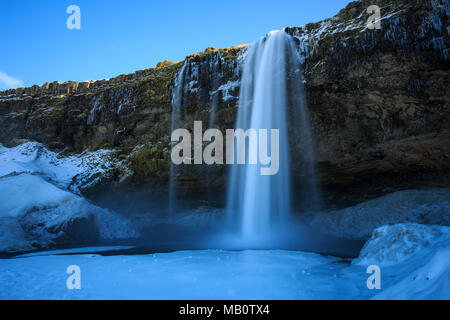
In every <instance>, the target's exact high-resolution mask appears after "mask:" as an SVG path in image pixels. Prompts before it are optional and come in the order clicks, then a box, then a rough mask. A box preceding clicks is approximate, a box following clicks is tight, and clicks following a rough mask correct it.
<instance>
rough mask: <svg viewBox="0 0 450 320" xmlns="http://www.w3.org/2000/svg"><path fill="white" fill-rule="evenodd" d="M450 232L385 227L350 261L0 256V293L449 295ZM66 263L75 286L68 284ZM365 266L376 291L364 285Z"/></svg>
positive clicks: (219, 255)
mask: <svg viewBox="0 0 450 320" xmlns="http://www.w3.org/2000/svg"><path fill="white" fill-rule="evenodd" d="M449 239H450V228H448V227H433V226H422V225H416V224H405V225H396V226H391V227H383V228H381V229H379V230H377V231H375V232H374V235H373V237H372V239H371V240H370V241H369V242H368V243H367V245H366V247H365V248H364V250H363V251H362V253H361V257H360V258H359V259H355V260H354V261H353V262H350V261H344V260H341V259H339V258H334V257H327V256H321V255H318V254H313V253H304V252H294V251H275V250H271V251H233V252H231V251H217V250H214V251H181V252H174V253H165V254H152V255H132V256H109V257H103V256H100V255H97V254H83V255H82V254H80V255H66V256H61V255H48V256H31V257H24V258H16V259H9V260H0V299H194V300H196V299H225V300H227V299H238V300H240V299H275V300H276V299H449V298H450V281H449V280H450V242H449ZM69 253H70V252H69ZM58 254H61V252H58ZM72 265H75V266H79V267H80V270H81V289H80V290H69V289H67V287H66V281H67V278H68V277H69V276H70V275H68V274H66V270H67V268H68V267H69V266H72ZM370 265H377V266H379V267H380V269H381V286H382V287H381V290H369V289H368V287H367V279H368V278H369V276H370V274H367V267H368V266H370Z"/></svg>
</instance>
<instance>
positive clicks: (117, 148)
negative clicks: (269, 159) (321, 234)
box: [0, 0, 450, 212]
mask: <svg viewBox="0 0 450 320" xmlns="http://www.w3.org/2000/svg"><path fill="white" fill-rule="evenodd" d="M374 4H375V5H378V6H379V7H380V8H381V18H382V21H381V29H380V30H376V29H375V30H370V29H368V28H367V20H368V18H369V16H370V14H368V13H367V11H366V10H367V8H368V7H369V6H370V5H374ZM449 17H450V5H449V3H448V2H447V1H445V0H429V1H422V0H421V1H415V0H398V1H384V0H381V1H365V0H362V1H356V2H352V3H350V4H349V5H348V6H347V7H346V8H345V9H343V10H342V11H341V12H339V13H338V14H337V15H336V16H335V17H333V18H331V19H328V20H324V21H322V22H318V23H313V24H308V25H306V26H303V27H289V28H286V32H288V33H289V34H291V35H292V36H293V37H294V38H295V39H296V42H297V44H298V46H299V54H301V56H302V59H303V61H304V77H305V89H306V95H307V100H308V106H309V110H310V113H311V119H312V125H313V130H314V135H315V140H316V145H317V161H318V168H319V170H318V171H319V175H320V180H321V183H322V187H323V194H324V199H325V202H326V205H327V206H328V207H330V206H332V205H334V206H338V207H341V206H346V205H350V204H354V203H357V202H360V201H362V200H366V199H368V198H373V197H376V196H379V195H381V194H384V193H387V192H391V191H395V190H400V189H406V188H418V187H436V186H449V185H450V121H449V120H450V105H449V101H450V86H449V84H450V83H449V82H450V77H449V74H450V72H449V63H448V61H449V58H450V53H449V44H450V41H449V40H450V39H449V38H450V36H449V33H450V24H449ZM246 50H247V47H246V46H245V45H244V46H237V47H233V48H228V49H215V48H208V49H206V50H205V51H204V52H202V53H199V54H194V55H191V56H188V57H186V60H185V61H184V62H178V63H171V62H168V61H165V62H164V63H160V64H158V67H156V68H154V69H148V70H144V71H138V72H136V73H135V74H131V75H123V76H119V77H117V78H115V79H111V80H102V81H95V82H84V83H77V82H67V83H58V82H55V83H46V84H45V85H43V86H34V87H31V88H21V89H14V90H8V91H5V92H1V93H0V143H2V144H4V145H5V146H8V147H11V146H15V145H18V144H21V143H23V142H25V141H30V140H31V141H37V142H40V143H43V144H44V145H45V146H47V147H48V148H50V149H51V150H53V151H58V152H60V153H61V157H64V156H66V155H70V154H79V153H82V152H84V151H86V150H91V151H94V150H99V149H108V150H113V153H112V154H113V159H115V160H116V164H115V165H114V164H113V165H111V166H110V167H108V168H105V170H103V171H102V174H101V175H99V176H94V177H92V179H86V180H84V181H83V182H81V183H79V185H80V187H79V189H80V191H81V192H82V193H83V194H84V195H85V196H86V197H88V198H89V199H91V200H92V201H94V202H96V203H98V204H100V205H105V206H109V207H113V208H114V209H118V210H124V211H125V210H126V211H136V212H139V211H142V210H144V209H146V210H148V209H149V207H151V208H153V207H154V203H155V201H154V200H160V201H159V202H160V203H165V202H166V201H165V200H164V199H165V198H167V193H168V192H167V190H168V184H169V172H170V135H171V125H172V95H173V92H174V84H175V79H176V77H177V74H178V73H179V72H180V70H181V69H182V66H183V64H184V65H185V68H184V69H185V70H184V73H183V75H182V82H181V83H182V95H181V97H182V112H181V126H182V127H184V128H188V129H191V130H192V128H193V124H194V120H197V121H203V123H204V124H211V121H212V120H211V118H212V117H211V113H212V112H214V117H213V118H214V119H213V122H214V126H216V127H217V128H219V129H222V130H223V131H225V130H226V129H229V128H234V125H235V120H236V115H237V106H238V98H239V87H240V76H241V66H242V59H243V57H244V56H245V52H246ZM205 129H206V128H205ZM113 162H114V161H113ZM293 163H294V165H293V166H294V168H293V169H294V177H293V180H294V185H295V181H298V180H299V179H301V176H299V175H298V174H295V172H296V170H295V169H296V163H295V161H293ZM299 171H300V170H299ZM226 175H227V168H226V166H206V165H205V166H186V167H181V168H180V169H179V170H178V175H177V181H178V185H179V187H180V189H181V192H179V193H178V195H179V197H180V198H181V199H187V198H188V199H191V200H193V201H195V202H196V204H198V203H199V202H198V201H209V202H210V203H211V202H218V205H220V202H221V201H223V199H224V195H225V190H226V184H227V179H226ZM77 179H78V177H75V178H74V181H75V180H77Z"/></svg>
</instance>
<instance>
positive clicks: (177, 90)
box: [168, 60, 188, 214]
mask: <svg viewBox="0 0 450 320" xmlns="http://www.w3.org/2000/svg"><path fill="white" fill-rule="evenodd" d="M187 62H188V61H187V60H186V61H185V63H184V64H183V66H182V67H181V69H180V71H179V72H178V74H177V76H176V78H175V81H174V89H173V92H172V125H171V127H172V128H171V133H172V132H173V131H174V130H176V129H178V128H180V115H181V107H182V106H183V93H184V83H185V75H186V65H187ZM172 148H173V144H172V147H171V149H172ZM177 174H178V167H177V166H176V165H174V164H173V163H172V161H170V181H169V204H168V211H169V214H173V213H174V212H175V211H176V210H177V201H176V197H177Z"/></svg>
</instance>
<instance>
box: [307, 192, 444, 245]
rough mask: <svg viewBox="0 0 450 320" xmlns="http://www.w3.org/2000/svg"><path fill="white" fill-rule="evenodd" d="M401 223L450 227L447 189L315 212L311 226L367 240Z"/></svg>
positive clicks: (342, 236) (398, 193)
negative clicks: (384, 229) (380, 231)
mask: <svg viewBox="0 0 450 320" xmlns="http://www.w3.org/2000/svg"><path fill="white" fill-rule="evenodd" d="M405 222H410V223H420V224H427V225H450V189H448V188H446V189H434V190H407V191H400V192H395V193H391V194H389V195H386V196H384V197H381V198H378V199H374V200H370V201H367V202H364V203H361V204H359V205H357V206H354V207H350V208H346V209H343V210H337V211H330V212H323V213H319V214H317V215H316V216H315V217H314V219H313V220H312V222H311V225H312V226H313V227H315V228H317V229H318V230H319V231H321V232H322V233H325V234H328V235H331V236H335V237H338V238H348V239H369V238H370V236H371V234H372V232H373V231H374V230H375V229H377V228H379V227H381V226H385V225H393V224H398V223H405Z"/></svg>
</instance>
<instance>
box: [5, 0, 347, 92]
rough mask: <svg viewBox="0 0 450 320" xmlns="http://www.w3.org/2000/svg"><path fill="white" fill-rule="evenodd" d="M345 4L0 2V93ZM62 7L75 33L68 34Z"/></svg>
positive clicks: (129, 66) (135, 63)
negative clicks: (76, 26) (77, 16)
mask: <svg viewBox="0 0 450 320" xmlns="http://www.w3.org/2000/svg"><path fill="white" fill-rule="evenodd" d="M349 2H350V1H349V0H320V1H317V0H227V1H220V0H208V1H206V0H189V1H181V0H165V1H162V0H129V1H124V0H122V1H118V0H107V1H106V0H95V1H94V0H71V1H66V0H2V1H0V30H1V31H0V35H1V40H0V41H1V43H2V46H1V49H0V90H1V89H6V88H7V87H18V86H30V85H33V84H39V85H40V84H43V83H44V82H46V81H56V80H60V81H67V80H74V81H85V80H91V79H92V80H96V79H103V78H112V77H115V76H117V75H119V74H123V73H132V72H134V71H136V70H141V69H146V68H150V67H153V66H155V65H156V63H158V62H159V61H163V60H171V61H180V60H183V59H184V57H185V56H186V55H188V54H191V53H195V52H199V51H203V50H204V49H205V48H207V47H210V46H214V47H218V48H224V47H229V46H233V45H237V44H241V43H250V42H253V41H255V40H257V39H258V38H259V37H260V36H262V35H264V34H266V33H267V32H269V31H271V30H275V29H282V28H284V27H286V26H300V25H303V24H306V23H309V22H317V21H319V20H322V19H325V18H328V17H331V16H333V15H334V14H336V13H337V12H338V11H339V10H340V9H342V8H344V7H345V6H346V5H347V4H348V3H349ZM69 5H78V6H79V7H80V8H81V30H69V29H68V28H67V27H66V20H67V18H68V17H69V15H68V14H67V13H66V9H67V7H68V6H69Z"/></svg>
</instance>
